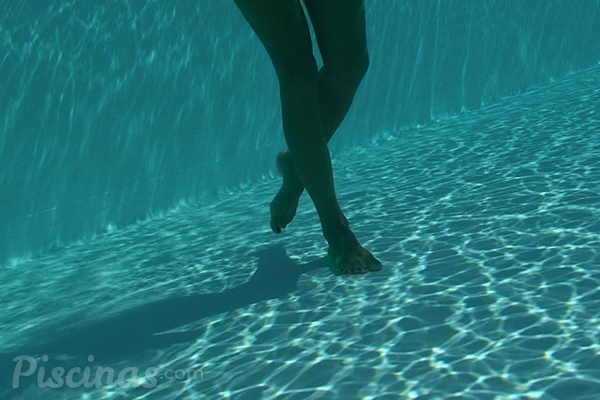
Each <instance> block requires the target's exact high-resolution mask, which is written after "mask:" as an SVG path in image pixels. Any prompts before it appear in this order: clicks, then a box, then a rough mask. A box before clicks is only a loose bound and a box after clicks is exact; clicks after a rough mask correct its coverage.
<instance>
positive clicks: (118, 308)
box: [0, 68, 600, 400]
mask: <svg viewBox="0 0 600 400" xmlns="http://www.w3.org/2000/svg"><path fill="white" fill-rule="evenodd" d="M599 88H600V68H593V69H591V70H587V71H584V72H580V73H576V74H573V75H571V76H570V77H568V78H566V79H564V80H561V81H558V82H554V83H552V84H550V85H548V86H545V87H540V88H537V89H535V90H533V91H531V92H528V93H526V94H520V95H517V96H514V97H511V98H506V99H503V100H502V101H500V102H498V103H497V104H495V105H493V106H489V107H485V108H483V109H481V110H478V111H474V112H465V113H461V114H460V115H457V116H454V117H450V118H445V119H443V120H441V121H437V122H432V123H431V124H429V125H428V126H424V127H416V128H411V129H405V130H402V131H399V132H395V133H394V134H393V135H392V134H390V135H387V136H385V135H384V136H381V137H380V138H379V139H378V140H376V141H374V142H373V143H372V145H370V146H368V147H363V148H358V149H352V150H350V151H347V152H344V153H342V154H339V155H337V157H336V158H335V159H334V170H335V175H336V187H337V190H338V192H339V199H340V203H341V204H342V207H343V209H344V211H345V212H346V214H347V216H348V218H349V220H350V223H351V226H352V227H353V229H354V230H355V233H356V234H357V237H358V238H359V239H360V240H361V242H363V244H364V245H365V247H367V248H368V249H369V250H371V251H372V252H373V253H374V254H375V255H376V256H377V257H378V258H380V259H381V261H382V262H383V263H384V269H383V270H382V271H381V272H377V273H372V274H367V275H361V276H349V277H336V276H333V275H332V274H331V273H330V272H329V270H328V269H327V267H326V266H325V263H324V260H323V257H324V256H325V253H326V250H327V245H326V242H325V240H324V239H323V237H322V236H321V234H320V226H319V224H318V219H317V215H316V212H315V210H314V207H313V206H312V203H311V202H310V199H309V198H308V196H307V195H306V194H304V195H303V197H302V199H301V203H300V208H299V210H298V215H297V216H296V219H295V220H294V221H293V222H292V224H291V225H290V226H289V227H288V228H287V229H286V230H285V231H284V233H282V234H281V235H274V234H272V233H271V232H270V229H269V207H268V206H269V202H270V200H271V198H272V197H273V195H274V194H275V193H276V191H277V189H278V185H279V180H278V179H275V180H273V179H264V180H262V181H260V182H257V183H256V184H252V185H249V186H247V187H245V188H243V189H241V190H236V191H233V192H231V194H229V195H226V196H223V197H222V198H221V199H220V200H219V201H218V202H213V203H210V204H208V203H207V204H195V205H182V206H181V207H179V208H178V209H176V210H173V211H171V212H169V213H166V214H161V215H155V216H153V217H152V218H150V219H148V220H147V221H143V222H140V223H138V224H136V225H135V226H132V227H129V228H127V229H124V230H117V231H113V232H109V233H107V234H105V235H100V236H98V237H96V238H93V239H90V240H87V241H85V242H81V243H76V244H73V245H71V246H69V247H68V248H65V249H62V250H60V251H57V252H55V253H53V254H49V255H47V256H44V257H42V258H39V259H36V260H31V261H27V262H23V263H22V264H20V265H13V266H9V267H5V268H4V270H3V271H2V272H1V275H0V276H1V277H2V279H1V280H0V301H1V302H2V304H6V306H5V307H2V309H1V310H0V316H1V317H0V321H2V324H0V338H1V340H0V352H1V354H0V369H1V374H0V375H1V376H2V378H1V379H0V382H1V383H2V386H1V389H0V391H1V392H3V393H2V394H1V396H2V398H5V399H6V398H23V399H38V398H40V399H41V398H44V399H48V400H51V399H89V400H95V399H123V400H124V399H142V398H143V399H240V400H242V399H243V400H252V399H263V398H264V399H286V400H291V399H298V400H306V399H345V400H347V399H373V400H375V399H376V400H384V399H419V400H434V399H439V400H453V399H456V400H458V399H461V400H462V399H464V400H467V399H473V400H488V399H489V400H508V399H519V400H521V399H523V400H524V399H548V400H555V399H559V400H587V399H589V400H597V399H598V398H599V397H598V396H599V395H598V393H600V355H599V352H600V289H599V285H600V128H599V127H600V112H599V110H600V89H599ZM25 355H27V356H29V357H34V358H36V360H37V368H38V370H37V371H36V372H35V374H33V375H31V376H23V377H21V378H20V384H19V387H18V388H17V389H11V388H10V385H11V380H12V379H13V373H14V370H15V364H16V363H15V362H14V361H13V360H14V358H15V357H18V356H25ZM43 355H46V356H47V358H42V357H43ZM90 355H92V356H93V357H94V358H93V361H91V362H90V361H89V359H88V356H90ZM42 366H44V367H45V371H46V373H45V374H46V375H45V379H48V378H49V377H50V375H51V373H50V371H51V370H52V369H53V368H57V367H62V368H64V369H65V370H66V371H69V370H71V369H72V368H75V367H80V368H81V369H82V370H83V369H84V368H85V367H90V371H91V376H92V378H91V379H93V377H94V374H95V373H96V372H97V370H98V367H100V366H101V367H105V368H108V367H110V368H113V369H114V371H116V373H117V374H118V373H120V372H122V371H124V370H125V369H126V368H133V367H135V368H138V370H139V371H140V372H139V373H138V375H137V376H138V378H139V379H138V380H137V381H136V382H138V383H145V385H146V386H149V387H144V386H140V387H137V388H134V387H131V386H130V387H125V386H127V385H124V384H116V383H113V384H112V385H108V384H101V385H100V384H99V385H98V386H100V387H98V388H96V387H92V388H84V387H82V386H80V387H78V388H69V387H67V385H66V384H65V385H63V386H62V387H61V388H58V389H50V388H41V387H39V385H38V383H37V382H38V381H37V379H38V372H39V370H40V368H41V367H42ZM151 367H154V368H157V371H158V375H157V376H156V378H155V384H150V383H151V381H150V380H148V379H146V380H144V379H142V378H143V376H144V371H145V370H146V369H147V368H151ZM25 368H26V367H23V369H25ZM129 371H130V372H129V374H130V375H129V376H131V370H129ZM166 371H173V372H178V375H179V378H178V377H174V378H169V377H168V376H167V374H166ZM184 373H185V376H183V374H184ZM78 379H79V378H77V380H78ZM121 383H123V382H121Z"/></svg>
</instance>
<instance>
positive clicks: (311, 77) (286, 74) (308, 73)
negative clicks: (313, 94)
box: [274, 58, 319, 86]
mask: <svg viewBox="0 0 600 400" xmlns="http://www.w3.org/2000/svg"><path fill="white" fill-rule="evenodd" d="M274 66H275V72H276V73H277V77H278V79H279V81H280V83H282V84H283V83H287V84H299V85H309V86H312V85H311V84H314V85H316V84H317V77H318V72H319V71H318V69H317V62H316V61H315V59H314V58H312V59H293V58H291V59H288V60H277V61H276V62H274Z"/></svg>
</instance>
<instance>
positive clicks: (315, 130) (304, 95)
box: [235, 0, 381, 273]
mask: <svg viewBox="0 0 600 400" xmlns="http://www.w3.org/2000/svg"><path fill="white" fill-rule="evenodd" d="M235 2H236V4H237V5H238V7H239V8H240V10H241V12H242V14H243V15H244V17H245V18H246V20H247V21H248V22H249V24H250V26H251V27H252V29H253V30H254V32H255V33H256V34H257V35H258V37H259V39H260V40H261V42H262V43H263V45H264V46H265V48H266V50H267V52H268V54H269V56H270V58H271V61H272V62H273V66H274V67H275V71H276V73H277V77H278V79H279V85H280V95H281V108H282V114H283V115H282V117H283V130H284V134H285V139H286V142H287V145H288V148H289V149H290V153H291V156H292V159H293V163H294V167H295V169H296V171H297V173H298V175H299V177H300V179H301V181H302V183H303V184H304V186H305V188H306V190H307V191H308V194H309V195H310V197H311V199H312V201H313V203H314V204H315V208H316V209H317V213H318V214H319V219H320V220H321V226H322V229H323V234H324V236H325V239H326V240H327V242H328V243H329V254H330V256H331V258H332V259H333V260H332V264H333V265H332V270H333V271H334V272H335V273H346V272H347V273H359V272H367V271H368V270H370V269H373V270H375V269H380V268H381V266H380V263H379V262H378V261H377V260H376V259H375V258H374V257H373V256H372V255H371V254H370V253H369V252H368V251H366V250H365V249H363V248H362V246H360V244H359V243H358V241H357V240H356V237H355V236H354V234H353V233H352V231H350V228H349V227H348V225H347V223H345V217H344V215H343V213H342V210H341V208H340V206H339V204H338V201H337V198H336V194H335V187H334V182H333V171H332V168H331V159H330V156H329V150H328V149H327V143H326V141H325V137H324V135H323V133H322V126H321V121H320V115H319V91H318V71H317V64H316V61H315V59H314V56H313V53H312V43H311V40H310V33H309V30H308V23H307V21H306V17H305V15H304V12H303V10H302V7H301V6H300V4H299V3H298V0H235ZM377 264H379V265H377Z"/></svg>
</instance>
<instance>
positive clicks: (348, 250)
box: [326, 222, 383, 275]
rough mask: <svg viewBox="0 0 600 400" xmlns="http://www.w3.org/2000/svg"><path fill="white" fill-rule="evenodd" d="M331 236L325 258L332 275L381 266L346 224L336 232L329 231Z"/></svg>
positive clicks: (371, 269) (353, 272) (358, 272)
mask: <svg viewBox="0 0 600 400" xmlns="http://www.w3.org/2000/svg"><path fill="white" fill-rule="evenodd" d="M326 237H329V238H331V240H328V242H329V250H327V258H328V261H329V269H330V270H331V272H333V274H334V275H344V274H364V273H367V272H373V271H379V270H381V269H382V268H383V265H382V264H381V261H379V260H378V259H376V258H375V256H373V254H371V253H370V252H369V251H368V250H367V249H365V248H364V247H362V246H361V244H360V243H359V242H358V240H357V239H356V237H355V236H354V233H352V231H351V230H350V227H349V226H348V225H347V222H346V226H345V227H344V228H341V229H339V231H338V232H337V233H333V234H332V233H329V234H328V235H327V236H326Z"/></svg>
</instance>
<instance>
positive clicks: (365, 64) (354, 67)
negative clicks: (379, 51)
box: [326, 54, 370, 86]
mask: <svg viewBox="0 0 600 400" xmlns="http://www.w3.org/2000/svg"><path fill="white" fill-rule="evenodd" d="M369 64H370V60H369V56H368V55H367V54H365V55H364V56H361V57H357V58H354V59H352V60H347V61H344V62H337V63H335V64H332V65H326V67H327V68H330V70H331V72H332V74H333V75H334V77H335V78H336V79H340V80H343V81H344V82H345V83H347V84H351V85H355V86H358V85H359V84H360V82H361V81H362V80H363V78H364V77H365V75H366V74H367V71H368V69H369Z"/></svg>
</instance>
